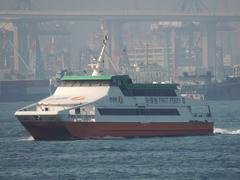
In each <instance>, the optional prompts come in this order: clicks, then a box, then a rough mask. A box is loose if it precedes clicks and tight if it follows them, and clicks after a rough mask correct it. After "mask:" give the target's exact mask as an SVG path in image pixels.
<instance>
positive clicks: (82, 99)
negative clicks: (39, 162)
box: [15, 38, 213, 140]
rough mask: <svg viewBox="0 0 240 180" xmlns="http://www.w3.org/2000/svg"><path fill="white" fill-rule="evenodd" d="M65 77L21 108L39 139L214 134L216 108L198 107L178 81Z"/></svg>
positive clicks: (28, 126)
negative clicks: (183, 93) (47, 93)
mask: <svg viewBox="0 0 240 180" xmlns="http://www.w3.org/2000/svg"><path fill="white" fill-rule="evenodd" d="M106 41H107V38H105V40H104V41H103V47H102V51H101V53H100V55H99V58H98V61H97V63H96V64H95V65H94V67H93V69H94V71H93V74H92V76H64V77H62V78H61V82H60V85H59V87H58V88H57V89H56V91H55V93H54V94H53V95H52V96H50V97H48V98H46V99H43V100H41V101H39V102H37V103H35V104H32V105H29V106H27V107H24V108H22V109H19V110H18V111H16V113H15V116H16V117H17V118H18V119H19V121H20V122H21V123H22V125H23V126H24V127H25V128H26V129H27V130H28V131H29V133H30V134H31V135H32V136H33V137H34V139H35V140H61V139H86V138H99V137H109V136H110V137H154V136H185V135H210V134H213V122H212V121H211V117H212V116H211V112H210V108H209V106H208V105H206V104H202V105H199V106H196V107H195V108H194V106H193V105H192V104H191V103H189V102H187V101H186V99H185V98H184V97H182V96H181V95H180V93H179V92H178V89H177V85H176V84H136V83H133V82H132V80H131V79H130V77H129V76H128V75H115V76H111V75H100V73H99V66H100V63H101V61H102V55H103V53H104V50H105V48H106Z"/></svg>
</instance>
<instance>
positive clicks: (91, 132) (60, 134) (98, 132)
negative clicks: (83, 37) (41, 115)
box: [21, 121, 213, 140]
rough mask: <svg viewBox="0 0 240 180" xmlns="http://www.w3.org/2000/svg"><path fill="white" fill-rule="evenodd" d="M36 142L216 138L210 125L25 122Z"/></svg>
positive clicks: (205, 123) (211, 124)
mask: <svg viewBox="0 0 240 180" xmlns="http://www.w3.org/2000/svg"><path fill="white" fill-rule="evenodd" d="M21 123H22V124H23V126H24V127H25V128H26V129H27V130H28V131H29V132H30V134H31V135H32V136H33V137H34V139H35V140H66V139H88V138H99V137H109V136H110V137H127V138H131V137H155V136H193V135H211V134H213V123H210V122H191V123H188V122H174V123H170V122H159V123H137V122H57V121H51V122H49V121H22V122H21Z"/></svg>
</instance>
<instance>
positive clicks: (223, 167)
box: [0, 101, 240, 180]
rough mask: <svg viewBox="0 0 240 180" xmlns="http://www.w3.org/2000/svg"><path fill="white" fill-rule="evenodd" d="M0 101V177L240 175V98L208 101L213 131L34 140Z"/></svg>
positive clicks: (15, 105) (12, 108)
mask: <svg viewBox="0 0 240 180" xmlns="http://www.w3.org/2000/svg"><path fill="white" fill-rule="evenodd" d="M24 104H28V103H0V179H1V180H4V179H24V180H25V179H64V180H65V179H104V180H105V179H136V180H137V179H138V180H139V179H216V180H219V179H224V180H225V179H231V180H234V179H236V180H239V179H240V101H211V102H209V104H210V105H211V107H212V112H213V116H214V122H215V127H214V135H212V136H192V137H156V138H132V139H124V138H117V139H111V138H105V139H101V140H75V141H34V140H33V139H32V137H31V136H30V135H29V134H28V133H27V131H26V130H25V129H24V128H23V127H22V126H21V124H20V123H19V122H18V121H17V120H16V119H15V118H14V116H13V113H14V111H15V110H16V109H17V108H20V107H22V106H23V105H24Z"/></svg>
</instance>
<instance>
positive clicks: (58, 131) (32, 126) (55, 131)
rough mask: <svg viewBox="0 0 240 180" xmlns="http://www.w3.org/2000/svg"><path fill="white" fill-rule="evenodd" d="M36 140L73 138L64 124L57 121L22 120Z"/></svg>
mask: <svg viewBox="0 0 240 180" xmlns="http://www.w3.org/2000/svg"><path fill="white" fill-rule="evenodd" d="M20 122H21V123H22V125H23V126H24V127H25V129H26V130H27V131H28V132H29V133H30V134H31V135H32V137H33V138H34V139H35V140H65V139H71V138H72V136H71V134H70V133H69V132H68V131H67V129H66V128H65V126H64V124H63V123H61V122H56V121H51V122H50V121H31V120H29V121H26V120H25V121H20Z"/></svg>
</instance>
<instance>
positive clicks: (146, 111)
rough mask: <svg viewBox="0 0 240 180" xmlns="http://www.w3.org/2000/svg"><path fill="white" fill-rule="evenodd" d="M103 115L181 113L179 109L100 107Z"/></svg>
mask: <svg viewBox="0 0 240 180" xmlns="http://www.w3.org/2000/svg"><path fill="white" fill-rule="evenodd" d="M98 111H99V113H100V114H101V115H118V116H124V115H125V116H131V115H146V116H156V115H162V116H172V115H180V114H179V111H178V110H177V109H112V108H108V109H104V108H99V109H98Z"/></svg>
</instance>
